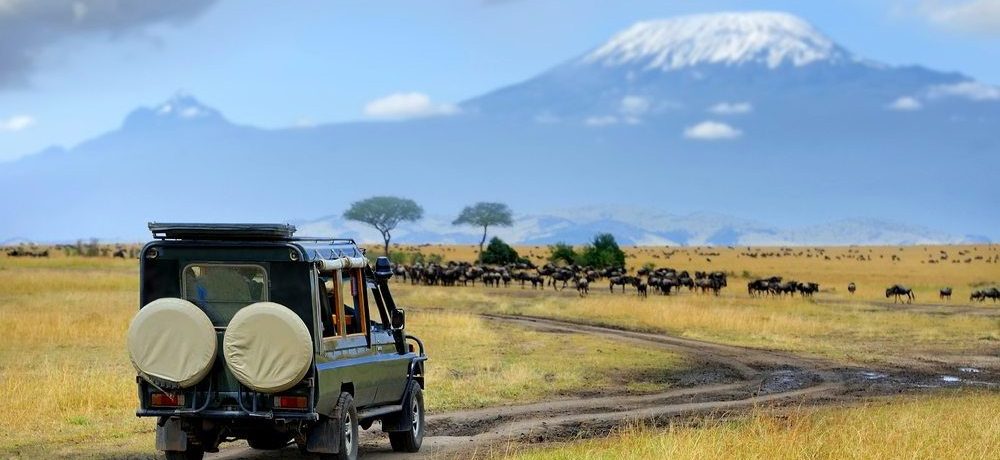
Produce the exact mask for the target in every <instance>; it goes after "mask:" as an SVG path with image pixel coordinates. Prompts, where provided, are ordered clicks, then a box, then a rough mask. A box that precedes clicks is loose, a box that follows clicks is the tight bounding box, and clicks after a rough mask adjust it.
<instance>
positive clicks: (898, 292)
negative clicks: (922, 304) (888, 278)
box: [885, 284, 916, 303]
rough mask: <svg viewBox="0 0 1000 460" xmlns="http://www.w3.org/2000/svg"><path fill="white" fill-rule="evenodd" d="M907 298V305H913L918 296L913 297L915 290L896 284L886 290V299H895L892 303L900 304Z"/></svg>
mask: <svg viewBox="0 0 1000 460" xmlns="http://www.w3.org/2000/svg"><path fill="white" fill-rule="evenodd" d="M903 296H906V303H912V302H913V299H915V298H916V296H914V295H913V290H912V289H910V288H908V287H906V286H900V285H898V284H894V285H892V286H890V287H889V288H887V289H886V290H885V298H887V299H888V298H889V297H894V299H893V302H892V303H896V302H900V301H901V300H902V297H903Z"/></svg>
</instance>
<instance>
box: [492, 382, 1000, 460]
mask: <svg viewBox="0 0 1000 460" xmlns="http://www.w3.org/2000/svg"><path fill="white" fill-rule="evenodd" d="M513 449H514V452H507V453H502V454H501V455H500V456H503V457H506V458H512V459H518V460H562V459H567V460H568V459H584V460H599V459H647V458H671V459H705V458H748V459H800V458H810V459H844V458H880V459H882V458H885V459H890V458H891V459H895V458H906V459H940V458H962V459H992V458H996V455H997V452H998V451H1000V394H998V393H996V392H992V393H989V392H966V393H962V394H950V395H930V396H920V397H897V398H894V399H891V400H879V401H874V402H868V403H865V404H862V405H859V406H854V407H837V408H829V407H828V408H797V409H792V410H791V411H787V412H785V411H782V412H778V413H774V412H771V411H768V410H763V409H759V410H756V412H755V413H753V414H752V415H751V416H749V417H748V418H745V419H737V420H734V421H720V419H717V418H711V417H709V418H707V419H705V420H704V421H703V422H702V423H700V424H698V425H697V426H671V427H669V428H667V429H654V428H648V427H642V426H641V425H633V426H631V427H628V428H625V429H623V430H620V431H619V432H617V433H615V434H613V435H611V436H609V437H606V438H601V439H592V440H587V441H579V442H573V443H567V444H563V445H552V446H547V447H544V448H540V449H531V450H527V449H525V450H520V451H518V450H517V449H518V447H517V446H514V447H513ZM490 456H493V454H490Z"/></svg>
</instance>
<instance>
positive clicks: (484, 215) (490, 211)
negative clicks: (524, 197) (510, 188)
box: [452, 202, 514, 257]
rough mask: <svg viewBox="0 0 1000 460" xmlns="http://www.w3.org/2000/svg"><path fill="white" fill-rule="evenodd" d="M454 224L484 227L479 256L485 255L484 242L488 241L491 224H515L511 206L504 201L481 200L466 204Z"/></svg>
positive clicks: (506, 225) (501, 225)
mask: <svg viewBox="0 0 1000 460" xmlns="http://www.w3.org/2000/svg"><path fill="white" fill-rule="evenodd" d="M452 225H475V226H477V227H483V239H481V240H479V256H480V257H482V256H483V244H485V243H486V231H487V229H489V227H490V225H497V226H500V227H510V226H511V225H514V221H513V219H512V218H511V212H510V208H508V207H507V205H505V204H503V203H487V202H479V203H476V204H474V205H472V206H466V207H465V209H463V210H462V212H461V214H459V215H458V218H457V219H455V221H454V222H452Z"/></svg>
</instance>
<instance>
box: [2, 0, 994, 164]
mask: <svg viewBox="0 0 1000 460" xmlns="http://www.w3.org/2000/svg"><path fill="white" fill-rule="evenodd" d="M135 2H138V0H135ZM42 3H43V4H42ZM129 3H134V2H133V1H130V0H119V2H118V4H119V5H122V4H129ZM138 3H139V4H142V5H143V6H142V7H141V8H133V9H131V10H129V9H126V8H121V7H120V6H118V7H116V6H115V4H116V2H97V1H94V0H51V1H50V2H49V1H47V2H39V3H29V2H24V1H22V0H0V42H3V43H7V45H0V161H3V160H10V159H14V158H17V157H20V156H23V155H25V154H29V153H33V152H35V151H38V150H40V149H42V148H44V147H47V146H49V145H64V146H71V145H73V144H75V143H78V142H80V141H83V140H86V139H87V138H90V137H93V136H95V135H98V134H101V133H103V132H105V131H108V130H111V129H114V128H115V127H117V126H118V125H119V124H120V123H121V120H122V119H123V117H124V116H125V115H126V114H127V113H128V112H129V111H131V110H132V109H134V108H136V107H137V106H140V105H147V106H151V105H155V104H158V103H160V102H162V101H164V100H166V99H167V98H169V97H170V96H171V95H173V94H174V93H176V92H177V91H184V92H187V93H190V94H193V95H195V96H196V97H198V98H199V99H200V100H201V101H202V102H204V103H206V104H207V105H210V106H213V107H215V108H218V109H219V110H221V111H222V112H223V113H224V114H225V115H226V116H227V117H229V118H230V119H231V120H234V121H236V122H239V123H246V124H252V125H257V126H263V127H285V126H294V125H297V124H318V123H329V122H338V121H347V120H357V119H364V118H366V117H370V116H372V115H373V114H377V106H369V107H368V111H367V114H366V106H368V105H369V104H370V103H371V102H372V101H374V100H377V99H379V98H383V97H385V96H387V95H391V94H395V93H413V94H409V96H407V97H409V98H411V99H410V101H411V102H413V99H412V98H417V100H416V101H415V102H416V103H417V104H423V105H425V106H427V107H431V108H437V109H440V110H446V109H447V107H448V105H449V104H453V103H456V102H460V101H462V100H464V99H466V98H470V97H473V96H476V95H479V94H482V93H484V92H487V91H489V90H492V89H496V88H497V87H500V86H503V85H507V84H510V83H514V82H517V81H519V80H523V79H526V78H528V77H531V76H533V75H535V74H537V73H539V72H540V71H543V70H545V69H547V68H549V67H552V66H554V65H556V64H558V63H560V62H562V61H565V60H567V59H570V58H572V57H575V56H577V55H579V54H581V53H583V52H584V51H586V50H588V49H590V48H592V47H594V46H596V45H598V44H600V43H602V42H603V41H605V40H607V39H608V38H609V37H610V36H611V35H612V34H614V33H615V32H617V31H619V30H621V29H623V28H625V27H627V26H628V25H630V24H632V23H633V22H635V21H639V20H644V19H652V18H661V17H668V16H674V15H680V14H689V13H699V12H715V11H731V10H735V11H746V10H778V11H787V12H790V13H793V14H796V15H799V16H801V17H803V18H804V19H806V20H807V21H809V22H811V23H813V24H814V25H816V26H817V27H818V28H819V29H820V30H822V31H823V32H825V33H826V34H827V35H829V36H830V37H831V38H833V39H834V40H835V41H837V42H838V43H840V44H841V45H843V46H845V47H846V48H848V49H849V50H851V51H853V52H854V53H856V54H858V55H859V56H862V57H865V58H869V59H873V60H877V61H882V62H886V63H889V64H898V65H903V64H921V65H925V66H928V67H931V68H935V69H939V70H947V71H959V72H962V73H965V74H968V75H970V76H972V77H974V78H977V79H979V80H981V81H983V82H986V83H990V84H1000V64H997V63H1000V46H998V45H1000V0H865V1H861V0H841V1H823V2H820V1H722V0H708V1H704V0H702V1H697V2H695V1H626V0H617V1H600V0H441V1H419V2H418V1H412V0H396V1H364V2H361V1H294V2H292V1H287V2H273V1H262V0H261V1H250V0H239V1H238V0H222V1H218V2H215V3H211V2H202V1H197V0H174V1H172V2H138ZM26 5H28V6H26ZM109 5H110V6H109ZM126 10H127V11H126ZM137 10H139V11H137ZM126 13H127V14H126ZM39 30H44V31H45V33H44V34H40V33H38V32H37V31H39ZM422 98H426V99H422Z"/></svg>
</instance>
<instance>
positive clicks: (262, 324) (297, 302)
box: [127, 223, 427, 459]
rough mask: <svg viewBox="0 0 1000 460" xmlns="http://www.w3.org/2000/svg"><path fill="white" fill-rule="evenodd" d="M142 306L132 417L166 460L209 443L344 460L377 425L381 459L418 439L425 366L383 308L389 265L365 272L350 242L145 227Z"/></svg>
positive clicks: (277, 232) (417, 347) (269, 232)
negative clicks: (148, 429) (383, 437)
mask: <svg viewBox="0 0 1000 460" xmlns="http://www.w3.org/2000/svg"><path fill="white" fill-rule="evenodd" d="M149 229H150V230H151V231H152V233H153V237H154V240H153V241H151V242H150V243H148V244H146V246H145V247H144V248H143V249H142V251H141V253H140V270H139V273H140V275H139V276H140V287H139V296H140V302H141V305H142V306H141V307H140V309H139V312H138V313H137V314H136V316H135V318H134V319H133V320H132V323H131V324H130V325H129V330H128V338H127V346H128V352H129V357H130V359H131V360H132V363H133V365H134V366H135V368H136V370H137V372H138V376H137V378H136V382H137V384H138V395H139V409H138V410H137V412H136V415H138V416H140V417H156V418H157V425H156V447H157V449H160V450H162V451H164V453H165V454H166V457H167V458H168V459H199V458H202V456H203V455H204V453H205V452H215V451H217V450H218V446H219V444H220V443H221V442H224V441H232V440H236V439H246V440H247V442H248V443H249V445H250V447H252V448H254V449H280V448H282V447H285V446H287V445H288V444H290V443H291V442H295V443H296V444H297V445H298V447H299V449H300V450H301V451H302V452H303V453H314V454H319V455H320V457H321V458H331V459H332V458H336V459H352V458H356V457H357V454H358V428H359V427H360V428H362V429H368V428H370V427H371V426H372V424H373V423H374V422H376V421H379V422H381V428H382V430H383V431H385V432H387V433H388V435H389V440H390V443H391V444H392V448H393V450H396V451H402V452H416V451H417V450H419V449H420V444H421V442H422V440H423V434H424V401H423V386H424V365H425V361H426V360H427V357H426V355H425V353H424V347H423V344H422V343H421V342H420V340H419V339H417V338H415V337H413V336H410V335H407V334H406V332H405V312H404V311H403V310H402V309H400V308H398V307H397V306H396V304H395V302H393V299H392V295H391V294H390V292H389V285H388V281H389V278H390V277H391V276H392V270H391V268H390V263H389V260H388V259H387V258H385V257H379V258H378V259H377V261H376V263H375V267H374V269H372V268H371V267H370V266H369V264H368V261H367V259H366V258H365V256H364V252H363V251H362V250H361V249H360V248H358V246H357V245H356V244H355V243H354V241H353V240H349V239H328V238H297V237H294V236H293V234H294V232H295V227H293V226H290V225H271V224H267V225H263V224H158V223H151V224H149Z"/></svg>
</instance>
